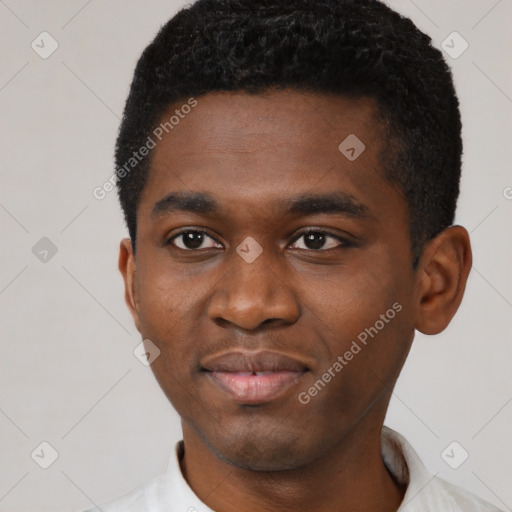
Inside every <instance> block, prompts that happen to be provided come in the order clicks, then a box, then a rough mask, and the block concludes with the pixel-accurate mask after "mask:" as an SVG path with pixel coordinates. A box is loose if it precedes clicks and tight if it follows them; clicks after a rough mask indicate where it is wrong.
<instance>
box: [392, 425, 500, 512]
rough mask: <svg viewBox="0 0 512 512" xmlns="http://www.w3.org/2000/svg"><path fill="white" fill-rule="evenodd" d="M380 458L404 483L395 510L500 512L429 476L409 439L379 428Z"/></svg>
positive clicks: (465, 492) (457, 488) (396, 477)
mask: <svg viewBox="0 0 512 512" xmlns="http://www.w3.org/2000/svg"><path fill="white" fill-rule="evenodd" d="M382 457H383V460H384V463H385V465H386V467H387V468H388V470H389V471H390V472H391V474H392V475H393V476H394V478H395V479H396V480H397V481H398V482H399V483H401V484H404V485H406V486H407V488H406V492H405V496H404V499H403V502H402V504H401V505H400V508H399V509H398V512H440V511H442V512H501V511H500V509H498V508H496V507H495V506H493V505H491V504H490V503H487V502H486V501H484V500H482V499H481V498H479V497H478V496H475V495H474V494H473V493H471V492H469V491H466V490H465V489H462V488H460V487H457V486H456V485H453V484H451V483H449V482H447V481H446V480H443V479H442V478H438V477H437V476H435V475H432V474H431V473H430V472H429V471H428V470H427V468H426V467H425V465H424V464H423V462H422V461H421V459H420V457H419V456H418V454H417V453H416V452H415V450H414V449H413V447H412V446H411V445H410V444H409V442H408V441H407V440H406V439H405V438H404V437H402V436H401V435H400V434H398V433H397V432H395V431H393V430H391V429H390V428H388V427H384V428H383V430H382Z"/></svg>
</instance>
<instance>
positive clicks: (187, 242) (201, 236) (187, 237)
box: [166, 229, 218, 251]
mask: <svg viewBox="0 0 512 512" xmlns="http://www.w3.org/2000/svg"><path fill="white" fill-rule="evenodd" d="M166 244H167V245H174V246H176V247H178V248H179V249H183V250H185V251H193V250H196V249H210V248H212V247H216V246H217V245H218V242H217V241H216V240H214V239H213V238H212V237H211V236H209V235H208V233H206V232H204V231H197V230H193V229H189V230H187V231H182V232H181V233H177V234H176V235H174V236H172V237H171V238H170V239H169V240H168V241H167V243H166ZM203 244H205V245H203Z"/></svg>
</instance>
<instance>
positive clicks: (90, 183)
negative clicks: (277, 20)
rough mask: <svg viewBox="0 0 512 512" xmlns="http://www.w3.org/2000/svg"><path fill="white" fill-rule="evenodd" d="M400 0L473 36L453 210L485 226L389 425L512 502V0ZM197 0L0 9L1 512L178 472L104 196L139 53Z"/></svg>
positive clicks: (475, 233) (464, 72) (22, 511)
mask: <svg viewBox="0 0 512 512" xmlns="http://www.w3.org/2000/svg"><path fill="white" fill-rule="evenodd" d="M389 3H390V5H391V6H393V7H394V8H395V9H397V10H398V11H400V12H402V13H404V14H406V15H408V16H410V17H411V18H412V19H413V20H414V21H415V23H416V24H417V25H418V27H419V28H420V29H422V30H423V31H425V32H427V33H428V34H429V35H430V36H431V37H432V39H433V41H434V44H435V45H436V46H437V47H440V48H442V47H443V41H446V42H445V47H446V48H448V49H450V51H451V53H452V54H456V53H459V52H460V51H461V50H462V49H463V48H464V47H465V43H464V41H466V42H467V44H468V45H469V46H468V48H467V49H466V50H465V51H464V52H463V53H462V54H461V55H460V56H457V58H454V57H453V56H450V55H446V58H447V61H448V62H449V64H450V66H451V67H452V69H453V73H454V77H455V82H456V87H457V91H458V94H459V98H460V102H461V111H462V117H463V123H464V133H463V135H464V144H465V152H464V168H463V180H462V192H461V197H460V203H459V208H458V214H457V219H456V221H457V223H459V224H462V225H464V226H465V227H467V229H468V230H469V231H470V232H471V238H472V242H473V250H474V268H473V271H472V273H471V276H470V278H469V283H468V287H467V291H466V296H465V299H464V301H463V304H462V306H461V308H460V311H459V313H458V314H457V316H456V317H455V319H454V321H453V323H452V324H451V325H450V327H449V328H448V329H447V330H446V331H445V332H444V333H442V334H441V335H438V336H435V337H426V336H421V335H418V336H417V338H416V341H415V343H414V346H413V349H412V352H411V354H410V356H409V360H408V362H407V363H406V366H405V369H404V370H403V372H402V375H401V377H400V379H399V382H398V385H397V387H396V391H395V394H394V396H393V399H392V403H391V406H390V410H389V414H388V417H387V421H386V423H387V424H388V425H389V426H390V427H392V428H394V429H396V430H398V431H399V432H401V433H402V434H404V435H405V436H406V437H407V439H408V440H409V441H410V442H411V443H412V445H413V446H414V447H415V449H416V450H417V451H418V452H419V454H420V456H421V457H422V459H423V460H424V461H425V463H426V465H427V466H428V468H429V470H430V471H431V472H432V473H433V474H437V475H439V476H440V477H443V478H445V479H447V480H449V481H451V482H453V483H455V484H458V485H461V486H463V487H465V488H467V489H470V490H471V491H473V492H474V493H476V494H478V495H480V496H481V497H483V498H485V499H487V500H488V501H490V502H492V503H494V504H495V505H497V506H498V507H500V508H502V509H505V510H511V507H512V487H511V486H510V482H511V481H512V480H511V478H512V472H511V459H512V443H511V438H510V432H511V431H512V429H511V427H512V385H511V379H510V373H511V372H510V367H511V364H510V362H511V360H512V347H511V330H512V329H511V321H510V319H511V317H512V291H511V286H510V284H511V282H512V279H511V265H510V262H511V261H512V243H511V237H510V233H511V231H510V226H511V222H510V221H511V212H512V200H511V198H512V188H511V187H512V176H511V174H510V169H511V163H512V158H511V149H510V148H511V135H512V130H511V111H512V99H511V97H512V79H511V72H510V62H511V48H512V41H511V31H510V26H511V23H512V1H511V0H472V1H468V0H451V1H447V0H414V1H412V0H403V1H398V0H393V1H390V2H389ZM183 5H184V2H180V1H177V0H176V1H170V0H166V1H164V0H151V1H147V0H144V1H143V0H129V1H126V0H124V1H122V0H89V1H85V0H72V1H70V0H46V1H45V2H41V1H36V0H0V17H1V18H0V20H1V21H0V38H1V40H0V48H1V54H2V66H1V70H0V107H1V113H2V117H1V144H2V153H1V163H2V175H1V188H0V221H1V228H2V235H1V271H0V306H1V342H2V345H1V350H0V379H1V388H0V430H1V441H0V442H1V444H0V454H1V463H0V511H3V512H7V511H8V512H33V511H36V512H50V511H51V512H63V511H79V510H83V509H85V508H88V507H92V506H94V504H100V503H102V502H104V501H106V500H108V499H111V498H113V497H116V496H118V495H120V494H122V493H125V492H127V491H129V490H131V489H133V488H134V487H135V486H137V485H139V484H141V483H143V482H145V481H147V480H148V479H150V478H152V477H154V476H156V475H158V474H160V473H162V472H164V471H165V469H166V466H167V462H168V458H169V456H170V455H171V453H172V450H173V446H174V444H175V442H176V441H177V440H178V439H180V436H181V431H180V424H179V418H178V417H177V415H176V413H175V412H174V411H173V409H172V407H171V406H170V404H169V403H168V402H167V400H166V398H165V397H164V395H163V393H162V392H161V390H160V388H159V387H158V385H157V383H156V381H155V380H154V378H153V375H152V373H151V371H150V369H149V368H147V367H145V366H144V365H142V364H141V363H140V362H139V360H138V359H137V358H136V357H135V356H134V355H133V350H134V348H135V347H136V346H137V345H138V344H139V342H140V336H139V334H138V333H137V331H136V330H135V328H134V326H133V325H132V320H131V317H130V316H129V313H128V311H127V309H126V307H125V304H124V300H123V288H122V281H121V277H120V275H119V274H118V271H117V254H118V245H119V240H120V239H121V238H122V237H124V236H126V233H127V231H126V228H125V226H124V224H123V221H122V216H121V212H120V208H119V206H118V203H117V198H116V194H115V192H111V193H110V194H108V195H107V197H106V198H105V199H104V200H102V201H99V200H96V199H95V198H94V197H93V195H92V190H93V189H94V187H96V186H98V185H101V184H102V183H103V182H104V181H105V180H106V179H107V178H108V177H109V176H110V175H111V174H112V172H113V170H114V166H113V145H114V142H115V137H116V134H117V129H118V126H119V119H120V116H121V114H122V110H123V106H124V101H125V99H126V95H127V92H128V88H129V84H130V81H131V78H132V73H133V70H134V66H135V63H136V61H137V59H138V57H139V55H140V53H141V52H142V50H143V49H144V47H145V46H146V45H147V44H148V43H149V42H150V41H151V39H152V38H153V37H154V35H155V34H156V32H157V30H158V29H159V27H160V26H161V25H162V24H163V23H164V22H165V21H167V20H168V19H169V18H170V17H171V16H172V15H173V14H174V13H175V12H176V11H177V10H178V9H179V8H180V7H181V6H183ZM42 32H48V34H50V36H51V37H52V38H53V39H54V40H55V41H56V42H57V44H58V48H57V50H56V51H55V52H54V53H53V54H52V55H50V56H49V57H47V58H42V57H41V56H40V53H41V52H42V51H43V50H44V51H49V50H50V49H51V45H52V44H55V43H52V41H51V40H50V39H48V36H46V35H44V36H40V34H41V33H42ZM453 32H457V33H458V34H459V35H460V37H462V38H463V39H460V38H459V36H458V35H454V34H453ZM41 38H45V39H43V40H44V42H43V43H41ZM447 38H448V39H447ZM33 41H35V43H34V46H35V48H38V51H39V53H37V52H36V51H35V49H33V46H32V42H33ZM37 45H39V47H38V46H37ZM461 45H462V46H461ZM43 47H44V48H43ZM41 239H43V240H41ZM55 251H56V252H55ZM453 441H456V442H457V443H458V444H457V445H455V449H456V451H455V452H454V453H455V454H456V456H457V457H461V456H462V455H463V454H464V452H463V451H462V450H465V451H467V452H468V454H469V457H468V458H467V460H466V461H465V462H464V463H463V464H462V465H460V466H459V467H458V468H457V469H452V468H451V467H450V466H449V465H448V464H447V463H446V462H445V459H443V457H442V456H441V454H442V452H443V450H444V449H445V448H446V447H447V446H448V445H450V443H452V442H453ZM42 442H46V443H49V445H51V447H52V448H50V447H48V445H41V443H42ZM452 448H453V446H452ZM52 450H55V452H56V454H58V458H57V459H56V460H55V462H54V463H53V464H52V465H51V466H50V467H49V468H48V469H43V468H41V467H40V463H41V461H42V459H43V458H46V461H48V460H50V459H49V458H48V457H50V458H51V456H52V454H53V453H54V452H53V451H52ZM31 454H33V455H31ZM37 454H39V459H38V456H37ZM41 454H44V457H43V456H42V455H41Z"/></svg>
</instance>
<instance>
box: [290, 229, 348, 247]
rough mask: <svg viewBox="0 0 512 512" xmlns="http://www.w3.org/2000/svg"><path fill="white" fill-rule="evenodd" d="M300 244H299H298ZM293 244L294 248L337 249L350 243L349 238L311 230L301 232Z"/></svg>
mask: <svg viewBox="0 0 512 512" xmlns="http://www.w3.org/2000/svg"><path fill="white" fill-rule="evenodd" d="M300 239H304V242H303V243H302V247H301V244H299V242H298V241H299V240H300ZM297 244H298V245H297ZM293 245H295V247H293ZM293 245H292V249H306V250H309V251H318V250H328V249H335V248H337V247H347V246H349V245H350V243H349V242H348V240H346V239H344V238H342V237H339V236H335V235H331V234H330V233H328V232H326V231H320V230H309V231H306V232H303V233H301V234H300V235H299V236H298V237H297V238H296V239H295V242H294V243H293Z"/></svg>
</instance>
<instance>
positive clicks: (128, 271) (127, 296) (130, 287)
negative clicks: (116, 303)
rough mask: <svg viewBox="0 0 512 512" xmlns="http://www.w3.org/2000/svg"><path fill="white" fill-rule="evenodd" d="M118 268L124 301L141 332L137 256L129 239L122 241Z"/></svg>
mask: <svg viewBox="0 0 512 512" xmlns="http://www.w3.org/2000/svg"><path fill="white" fill-rule="evenodd" d="M118 267H119V270H120V271H121V274H122V275H123V279H124V300H125V302H126V305H127V306H128V309H129V310H130V313H131V315H132V318H133V321H134V322H135V327H136V328H137V330H138V331H139V332H141V331H140V319H139V313H138V311H137V309H138V308H137V290H136V286H135V270H136V269H135V267H136V265H135V255H134V254H133V248H132V243H131V241H130V239H129V238H123V240H121V244H120V246H119V263H118Z"/></svg>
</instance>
